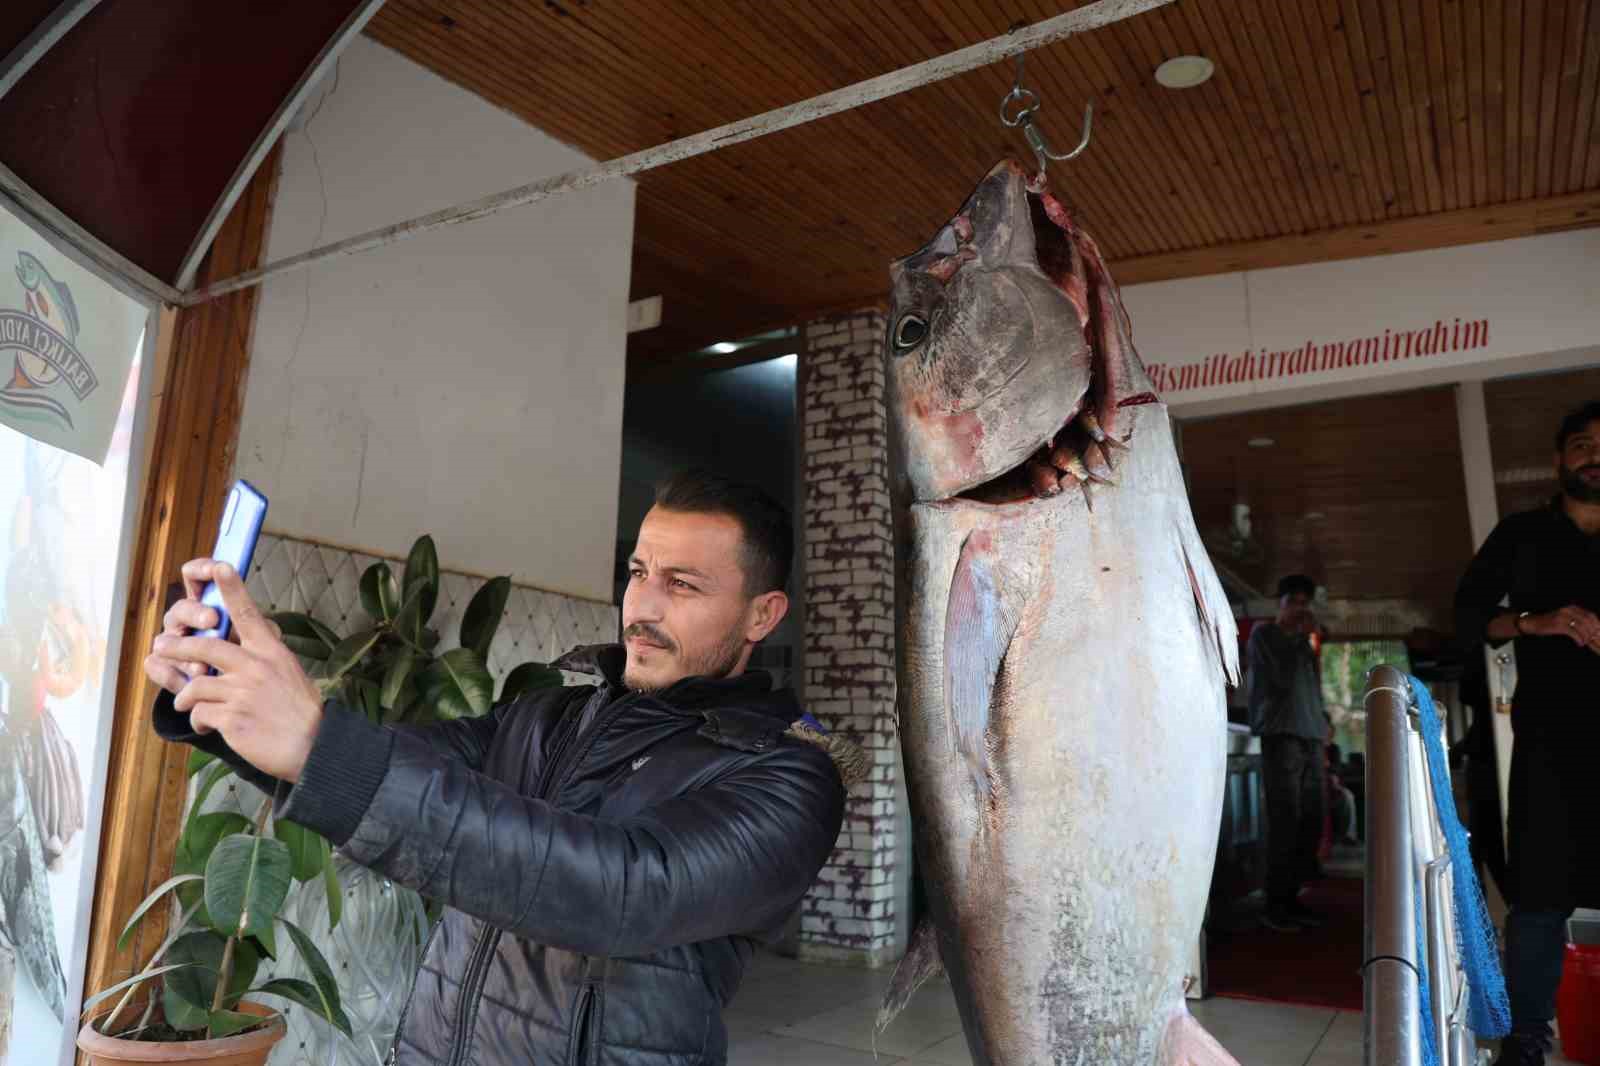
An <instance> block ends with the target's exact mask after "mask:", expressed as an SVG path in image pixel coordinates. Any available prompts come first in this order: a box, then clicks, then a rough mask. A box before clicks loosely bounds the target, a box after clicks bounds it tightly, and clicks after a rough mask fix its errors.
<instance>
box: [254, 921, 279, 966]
mask: <svg viewBox="0 0 1600 1066" xmlns="http://www.w3.org/2000/svg"><path fill="white" fill-rule="evenodd" d="M272 929H273V927H272V926H270V925H269V926H267V927H266V928H265V929H258V930H257V931H256V934H255V936H253V937H251V938H250V942H251V943H252V944H254V945H255V946H256V950H257V951H259V952H261V954H263V955H265V956H266V957H267V958H269V959H275V958H277V957H278V934H277V933H274V932H273V931H272Z"/></svg>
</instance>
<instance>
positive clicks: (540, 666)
mask: <svg viewBox="0 0 1600 1066" xmlns="http://www.w3.org/2000/svg"><path fill="white" fill-rule="evenodd" d="M563 683H564V682H563V681H562V678H561V671H560V670H557V669H556V668H555V667H553V666H548V665H546V664H545V663H523V664H522V665H521V666H519V667H517V668H516V669H515V670H513V671H511V673H509V674H507V675H506V681H505V684H503V685H501V686H500V702H501V703H506V702H509V701H511V700H514V699H517V698H518V697H520V696H522V695H523V694H525V693H528V692H532V691H533V690H534V689H540V688H560V687H561V685H562V684H563Z"/></svg>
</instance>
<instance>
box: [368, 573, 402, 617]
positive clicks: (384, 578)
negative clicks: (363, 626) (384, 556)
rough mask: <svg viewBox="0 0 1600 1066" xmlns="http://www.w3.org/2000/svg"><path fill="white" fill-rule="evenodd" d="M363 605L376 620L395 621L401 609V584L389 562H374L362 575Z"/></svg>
mask: <svg viewBox="0 0 1600 1066" xmlns="http://www.w3.org/2000/svg"><path fill="white" fill-rule="evenodd" d="M361 606H362V607H364V608H365V609H366V612H367V616H368V617H369V618H371V619H372V620H373V621H374V622H392V621H394V616H395V614H396V613H397V612H398V611H399V610H400V586H399V585H397V584H396V583H395V580H394V571H393V570H391V569H389V564H388V563H384V562H377V563H373V564H372V565H371V566H369V567H367V570H366V573H364V574H362V575H361Z"/></svg>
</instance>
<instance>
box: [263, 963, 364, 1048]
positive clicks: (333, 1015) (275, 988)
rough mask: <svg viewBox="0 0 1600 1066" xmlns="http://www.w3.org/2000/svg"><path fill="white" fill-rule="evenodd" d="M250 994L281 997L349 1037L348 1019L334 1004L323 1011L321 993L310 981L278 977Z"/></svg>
mask: <svg viewBox="0 0 1600 1066" xmlns="http://www.w3.org/2000/svg"><path fill="white" fill-rule="evenodd" d="M251 991H252V992H255V993H257V994H258V995H264V996H282V997H283V998H284V999H287V1000H289V1001H290V1002H292V1003H298V1004H300V1005H301V1006H302V1007H305V1008H306V1009H307V1010H310V1011H312V1012H313V1013H315V1014H320V1015H322V1016H323V1017H324V1018H327V1019H328V1021H329V1022H331V1023H332V1024H333V1025H334V1027H335V1028H337V1029H338V1030H339V1031H340V1032H342V1033H344V1035H345V1036H350V1035H351V1033H350V1019H348V1018H346V1017H345V1014H344V1011H343V1010H342V1009H340V1008H339V1007H338V1006H337V1005H336V1004H333V1005H330V1006H332V1009H331V1010H327V1011H325V1010H324V1009H323V1000H322V993H321V992H320V991H318V989H317V986H316V985H314V984H312V983H311V982H310V981H301V980H299V979H298V978H294V977H280V978H278V979H277V980H276V981H268V982H267V983H266V984H264V985H262V986H261V987H260V988H255V989H251Z"/></svg>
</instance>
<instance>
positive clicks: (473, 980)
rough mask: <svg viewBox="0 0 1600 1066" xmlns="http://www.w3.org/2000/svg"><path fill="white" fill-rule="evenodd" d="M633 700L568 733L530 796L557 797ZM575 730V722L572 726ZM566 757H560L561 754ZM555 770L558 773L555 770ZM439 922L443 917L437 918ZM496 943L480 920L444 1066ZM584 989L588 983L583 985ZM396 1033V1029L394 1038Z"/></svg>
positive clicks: (474, 1006) (457, 1050)
mask: <svg viewBox="0 0 1600 1066" xmlns="http://www.w3.org/2000/svg"><path fill="white" fill-rule="evenodd" d="M632 703H633V699H632V697H631V696H623V697H622V698H620V699H618V700H616V701H615V702H613V704H612V705H611V706H610V707H606V708H604V709H602V710H601V711H599V712H598V713H596V715H595V718H594V721H593V722H591V723H590V725H589V735H588V736H587V737H585V738H584V742H583V744H581V745H579V746H578V747H576V748H573V744H574V743H575V742H576V741H577V739H578V738H577V737H576V736H575V735H572V734H569V735H568V737H567V738H566V741H565V743H563V744H562V745H561V748H560V750H558V751H557V753H556V757H555V758H554V759H553V760H551V764H550V765H549V766H547V767H546V768H545V772H544V773H543V774H541V775H540V780H539V785H538V787H537V788H535V789H534V795H535V796H537V797H538V798H539V799H543V800H549V799H550V797H551V796H559V795H560V794H561V788H562V786H563V785H565V784H566V783H567V779H568V778H569V777H571V776H572V773H573V771H575V770H576V769H577V768H578V766H579V764H581V763H582V762H583V757H584V756H585V755H588V754H589V749H591V748H593V747H594V744H595V741H596V740H597V739H598V738H599V736H600V734H601V733H602V732H604V730H605V727H606V726H608V725H610V724H611V723H612V722H613V721H614V720H616V718H617V716H618V715H620V714H621V713H622V712H623V711H624V710H626V709H627V708H628V707H629V706H631V705H632ZM574 729H576V725H574ZM569 753H570V757H569V758H566V759H565V760H563V756H567V755H569ZM558 771H559V772H558ZM440 920H441V921H443V919H440ZM499 944H500V930H499V929H496V928H494V927H493V926H491V925H489V924H488V923H487V922H485V923H483V929H482V930H481V931H480V932H479V933H478V941H477V943H476V944H474V945H473V948H472V957H471V959H470V960H469V961H468V963H467V972H466V976H465V977H464V978H463V980H462V982H461V1001H460V1005H459V1007H458V1008H457V1012H456V1046H455V1047H454V1048H453V1049H452V1050H451V1053H450V1058H449V1062H448V1066H461V1064H462V1062H464V1061H465V1060H466V1057H467V1047H468V1045H470V1044H471V1042H472V1027H473V1026H474V1025H476V1024H477V1017H478V993H479V992H481V991H482V990H483V989H482V985H483V982H484V980H485V979H486V978H487V977H488V974H489V957H490V956H491V955H493V954H494V951H495V948H497V947H498V946H499ZM585 987H586V988H587V987H588V985H587V984H586V985H585ZM398 1035H399V1033H398V1031H396V1037H398Z"/></svg>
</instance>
